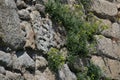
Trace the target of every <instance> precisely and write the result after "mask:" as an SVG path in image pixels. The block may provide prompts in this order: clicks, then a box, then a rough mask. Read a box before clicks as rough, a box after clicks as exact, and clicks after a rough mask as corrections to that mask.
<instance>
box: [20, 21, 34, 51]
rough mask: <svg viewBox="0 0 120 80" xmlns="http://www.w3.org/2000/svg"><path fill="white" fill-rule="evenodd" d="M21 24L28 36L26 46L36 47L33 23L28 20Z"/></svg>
mask: <svg viewBox="0 0 120 80" xmlns="http://www.w3.org/2000/svg"><path fill="white" fill-rule="evenodd" d="M20 25H21V28H22V30H23V33H24V34H25V38H26V39H25V40H26V43H25V46H24V48H25V47H31V48H32V49H35V33H34V30H33V28H32V27H31V24H30V23H28V22H26V21H23V22H21V24H20Z"/></svg>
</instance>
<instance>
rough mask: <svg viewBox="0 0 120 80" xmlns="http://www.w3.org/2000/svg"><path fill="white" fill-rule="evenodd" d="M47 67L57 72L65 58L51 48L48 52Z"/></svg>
mask: <svg viewBox="0 0 120 80" xmlns="http://www.w3.org/2000/svg"><path fill="white" fill-rule="evenodd" d="M48 62H49V67H50V69H51V70H53V71H57V70H58V69H59V68H61V66H62V65H63V64H64V62H65V58H64V57H63V56H62V53H60V52H59V50H58V49H56V48H51V49H50V50H49V52H48Z"/></svg>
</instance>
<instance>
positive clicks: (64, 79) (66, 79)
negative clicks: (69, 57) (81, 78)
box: [59, 64, 77, 80]
mask: <svg viewBox="0 0 120 80" xmlns="http://www.w3.org/2000/svg"><path fill="white" fill-rule="evenodd" d="M59 78H60V80H77V78H76V76H75V74H74V73H72V72H71V71H70V69H69V67H68V66H67V64H64V66H63V67H62V68H61V70H59Z"/></svg>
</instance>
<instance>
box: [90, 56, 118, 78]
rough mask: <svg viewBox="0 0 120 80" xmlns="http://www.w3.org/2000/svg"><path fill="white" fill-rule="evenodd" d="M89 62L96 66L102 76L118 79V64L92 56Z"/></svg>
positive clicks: (104, 58)
mask: <svg viewBox="0 0 120 80" xmlns="http://www.w3.org/2000/svg"><path fill="white" fill-rule="evenodd" d="M91 60H92V61H93V63H94V64H96V65H98V66H99V67H100V68H101V70H102V72H103V73H104V76H106V77H110V78H111V79H114V80H119V79H120V62H119V61H117V60H112V59H109V58H107V57H102V56H92V58H91Z"/></svg>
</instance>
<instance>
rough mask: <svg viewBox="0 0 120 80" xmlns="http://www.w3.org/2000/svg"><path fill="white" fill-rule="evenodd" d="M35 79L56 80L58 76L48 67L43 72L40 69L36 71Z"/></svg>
mask: <svg viewBox="0 0 120 80" xmlns="http://www.w3.org/2000/svg"><path fill="white" fill-rule="evenodd" d="M35 80H56V76H55V74H53V73H52V71H50V69H49V68H48V67H47V68H46V69H45V70H44V71H43V72H41V71H39V70H37V71H36V72H35Z"/></svg>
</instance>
